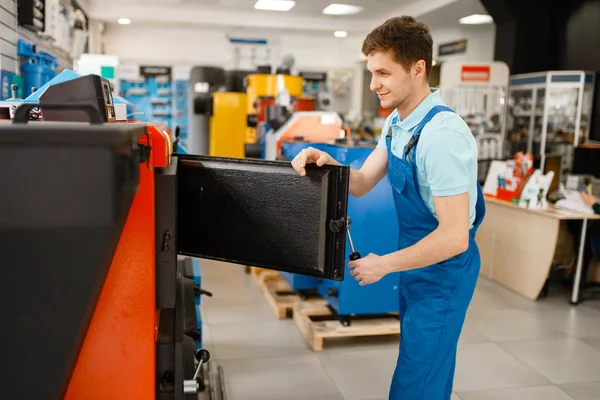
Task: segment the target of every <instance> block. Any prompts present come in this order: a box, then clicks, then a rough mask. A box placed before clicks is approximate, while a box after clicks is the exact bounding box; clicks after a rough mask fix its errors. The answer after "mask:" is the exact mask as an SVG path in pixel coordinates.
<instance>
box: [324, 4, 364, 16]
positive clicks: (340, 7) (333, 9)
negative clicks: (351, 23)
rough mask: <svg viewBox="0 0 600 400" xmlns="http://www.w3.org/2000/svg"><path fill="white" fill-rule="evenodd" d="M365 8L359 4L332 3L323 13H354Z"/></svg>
mask: <svg viewBox="0 0 600 400" xmlns="http://www.w3.org/2000/svg"><path fill="white" fill-rule="evenodd" d="M362 10H363V8H362V7H359V6H351V5H349V4H335V3H334V4H330V5H328V6H327V7H325V8H324V9H323V14H327V15H354V14H358V13H359V12H361V11H362Z"/></svg>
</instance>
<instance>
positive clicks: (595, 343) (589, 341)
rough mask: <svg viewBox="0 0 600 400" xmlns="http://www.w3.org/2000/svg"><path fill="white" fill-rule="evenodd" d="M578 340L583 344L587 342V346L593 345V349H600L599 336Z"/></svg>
mask: <svg viewBox="0 0 600 400" xmlns="http://www.w3.org/2000/svg"><path fill="white" fill-rule="evenodd" d="M580 340H581V341H582V342H584V343H585V344H587V345H588V346H590V347H593V348H594V349H595V350H597V351H600V337H595V338H582V339H580ZM599 397H600V396H599Z"/></svg>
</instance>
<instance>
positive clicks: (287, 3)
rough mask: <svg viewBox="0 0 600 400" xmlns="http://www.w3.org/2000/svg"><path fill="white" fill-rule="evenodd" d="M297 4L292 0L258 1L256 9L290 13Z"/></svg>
mask: <svg viewBox="0 0 600 400" xmlns="http://www.w3.org/2000/svg"><path fill="white" fill-rule="evenodd" d="M295 4H296V2H295V1H291V0H258V1H257V2H256V4H255V5H254V8H255V9H257V10H266V11H290V10H291V9H292V8H293V7H294V5H295Z"/></svg>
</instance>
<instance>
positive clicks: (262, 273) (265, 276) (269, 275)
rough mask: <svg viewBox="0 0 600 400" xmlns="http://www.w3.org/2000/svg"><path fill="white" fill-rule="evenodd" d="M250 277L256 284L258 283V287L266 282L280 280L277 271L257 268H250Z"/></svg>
mask: <svg viewBox="0 0 600 400" xmlns="http://www.w3.org/2000/svg"><path fill="white" fill-rule="evenodd" d="M250 275H251V276H252V277H253V278H254V279H255V280H256V282H258V284H259V285H260V284H262V282H264V281H267V280H272V279H279V278H281V274H279V272H277V271H273V270H270V269H266V268H258V267H250Z"/></svg>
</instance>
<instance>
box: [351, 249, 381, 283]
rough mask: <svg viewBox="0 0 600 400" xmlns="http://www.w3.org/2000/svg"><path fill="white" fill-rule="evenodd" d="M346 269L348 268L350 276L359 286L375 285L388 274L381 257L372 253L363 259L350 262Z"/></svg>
mask: <svg viewBox="0 0 600 400" xmlns="http://www.w3.org/2000/svg"><path fill="white" fill-rule="evenodd" d="M348 268H350V275H352V276H353V277H354V279H355V280H357V281H358V283H359V285H361V286H364V285H369V284H371V283H375V282H377V281H378V280H380V279H381V278H383V277H384V276H386V275H387V274H388V273H389V272H390V271H389V268H388V267H387V265H386V264H385V262H384V259H383V257H380V256H378V255H376V254H373V253H371V254H369V255H368V256H366V257H364V258H360V259H358V260H355V261H350V263H348Z"/></svg>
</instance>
